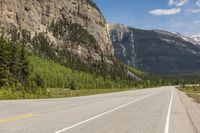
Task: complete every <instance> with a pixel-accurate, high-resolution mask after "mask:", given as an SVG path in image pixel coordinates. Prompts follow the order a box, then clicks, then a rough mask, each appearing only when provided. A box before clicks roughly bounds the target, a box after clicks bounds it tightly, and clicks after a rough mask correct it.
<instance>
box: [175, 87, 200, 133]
mask: <svg viewBox="0 0 200 133" xmlns="http://www.w3.org/2000/svg"><path fill="white" fill-rule="evenodd" d="M177 91H178V93H179V96H180V98H181V100H182V102H183V104H184V106H185V108H186V110H187V112H188V114H189V116H190V118H191V121H192V122H193V124H194V126H195V128H196V130H197V133H200V119H199V118H200V105H199V104H197V103H195V102H194V100H193V99H192V98H190V97H188V96H187V95H186V94H185V93H184V92H181V91H179V90H177Z"/></svg>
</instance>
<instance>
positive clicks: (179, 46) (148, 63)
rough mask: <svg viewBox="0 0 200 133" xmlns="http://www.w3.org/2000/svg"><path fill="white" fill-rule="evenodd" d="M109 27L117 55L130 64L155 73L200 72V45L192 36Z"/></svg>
mask: <svg viewBox="0 0 200 133" xmlns="http://www.w3.org/2000/svg"><path fill="white" fill-rule="evenodd" d="M109 30H110V36H111V39H112V43H113V48H114V51H115V52H114V53H115V57H116V58H117V59H119V60H121V61H123V62H124V63H126V64H128V65H131V66H136V67H138V68H140V69H142V70H144V71H147V72H151V73H153V74H156V75H176V74H187V73H195V72H200V46H199V45H197V44H196V43H194V42H193V41H194V40H193V39H191V38H189V37H185V36H183V35H181V34H179V33H170V32H166V31H160V30H140V29H135V28H132V27H128V26H124V25H120V24H110V25H109ZM192 40H193V41H192Z"/></svg>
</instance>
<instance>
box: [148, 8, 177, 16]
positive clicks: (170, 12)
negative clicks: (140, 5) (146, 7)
mask: <svg viewBox="0 0 200 133" xmlns="http://www.w3.org/2000/svg"><path fill="white" fill-rule="evenodd" d="M180 12H181V8H173V9H155V10H152V11H150V12H149V13H150V14H153V15H156V16H161V15H173V14H177V13H180Z"/></svg>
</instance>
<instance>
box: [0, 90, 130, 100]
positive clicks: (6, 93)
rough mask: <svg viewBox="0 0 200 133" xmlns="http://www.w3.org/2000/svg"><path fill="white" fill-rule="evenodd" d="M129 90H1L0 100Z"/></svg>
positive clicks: (85, 94)
mask: <svg viewBox="0 0 200 133" xmlns="http://www.w3.org/2000/svg"><path fill="white" fill-rule="evenodd" d="M128 90H130V89H82V90H69V89H59V88H50V89H47V92H42V90H41V91H38V92H36V93H28V92H23V91H16V90H12V89H0V100H8V99H9V100H14V99H46V98H67V97H77V96H88V95H96V94H104V93H111V92H120V91H128Z"/></svg>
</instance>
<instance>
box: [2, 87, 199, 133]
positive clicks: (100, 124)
mask: <svg viewBox="0 0 200 133" xmlns="http://www.w3.org/2000/svg"><path fill="white" fill-rule="evenodd" d="M195 132H196V131H195V127H194V126H193V123H192V121H191V120H190V117H189V115H188V113H187V111H186V108H185V107H184V104H183V103H182V101H181V99H180V96H179V94H178V90H176V89H175V87H160V88H152V89H142V90H133V91H127V92H117V93H110V94H101V95H93V96H84V97H76V98H64V99H42V100H8V101H0V133H195Z"/></svg>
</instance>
